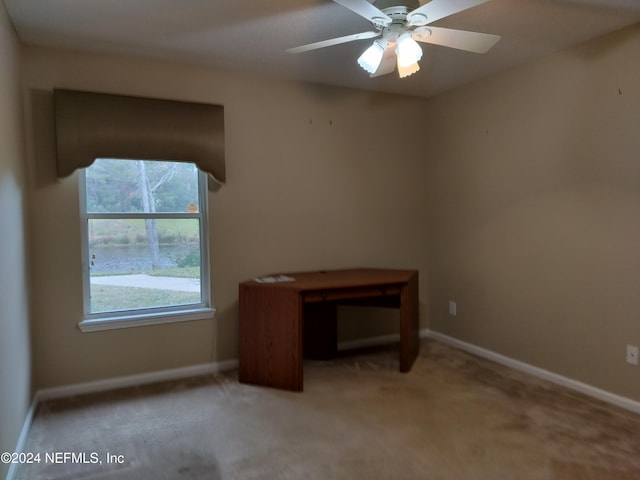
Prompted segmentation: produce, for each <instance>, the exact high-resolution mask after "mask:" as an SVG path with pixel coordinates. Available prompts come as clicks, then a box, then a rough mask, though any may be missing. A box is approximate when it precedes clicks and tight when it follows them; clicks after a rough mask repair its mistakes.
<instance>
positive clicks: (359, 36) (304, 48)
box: [285, 32, 380, 53]
mask: <svg viewBox="0 0 640 480" xmlns="http://www.w3.org/2000/svg"><path fill="white" fill-rule="evenodd" d="M378 36H380V32H362V33H354V34H352V35H345V36H344V37H337V38H330V39H328V40H322V41H321V42H315V43H309V44H307V45H301V46H299V47H293V48H287V49H286V50H285V51H286V52H287V53H302V52H308V51H309V50H317V49H318V48H324V47H331V46H333V45H340V44H341V43H347V42H353V41H355V40H366V39H367V38H374V37H378Z"/></svg>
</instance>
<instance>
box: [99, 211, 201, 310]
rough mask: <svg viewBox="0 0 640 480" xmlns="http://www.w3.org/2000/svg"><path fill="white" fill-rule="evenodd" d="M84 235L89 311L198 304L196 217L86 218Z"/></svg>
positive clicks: (198, 237)
mask: <svg viewBox="0 0 640 480" xmlns="http://www.w3.org/2000/svg"><path fill="white" fill-rule="evenodd" d="M154 231H155V233H154ZM88 236H89V258H90V265H89V271H90V293H91V302H90V303H91V310H90V313H99V312H107V311H117V310H130V309H140V308H153V307H165V306H170V305H188V304H195V303H200V302H201V298H202V297H201V290H200V224H199V220H198V219H108V220H105V219H89V220H88Z"/></svg>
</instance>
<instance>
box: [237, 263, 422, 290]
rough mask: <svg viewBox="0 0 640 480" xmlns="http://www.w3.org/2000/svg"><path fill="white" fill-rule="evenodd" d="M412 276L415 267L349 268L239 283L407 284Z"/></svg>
mask: <svg viewBox="0 0 640 480" xmlns="http://www.w3.org/2000/svg"><path fill="white" fill-rule="evenodd" d="M414 275H415V276H417V275H418V271H417V270H391V269H381V268H354V269H349V270H326V271H325V270H320V271H315V272H297V273H278V274H273V275H267V276H263V277H258V278H256V279H253V280H248V281H246V282H242V283H241V285H250V286H256V287H266V288H285V289H294V290H321V289H329V288H349V287H362V286H369V285H388V284H398V283H407V282H408V281H409V280H410V279H411V278H412V277H413V276H414ZM283 278H284V280H283ZM289 279H293V280H289Z"/></svg>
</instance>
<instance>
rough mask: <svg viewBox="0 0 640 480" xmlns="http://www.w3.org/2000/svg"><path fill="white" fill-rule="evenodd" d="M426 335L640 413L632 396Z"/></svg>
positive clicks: (441, 336) (443, 337)
mask: <svg viewBox="0 0 640 480" xmlns="http://www.w3.org/2000/svg"><path fill="white" fill-rule="evenodd" d="M421 333H422V332H421ZM425 335H426V336H428V337H429V338H433V339H434V340H437V341H439V342H442V343H445V344H447V345H451V346H453V347H456V348H459V349H460V350H464V351H467V352H469V353H473V354H474V355H477V356H479V357H483V358H486V359H488V360H492V361H494V362H496V363H499V364H501V365H504V366H506V367H509V368H513V369H514V370H519V371H521V372H524V373H528V374H530V375H533V376H534V377H538V378H541V379H543V380H547V381H549V382H551V383H555V384H556V385H560V386H563V387H566V388H569V389H571V390H575V391H577V392H580V393H583V394H585V395H588V396H589V397H593V398H596V399H598V400H602V401H603V402H607V403H610V404H612V405H615V406H617V407H620V408H624V409H625V410H630V411H632V412H634V413H639V414H640V402H636V401H635V400H632V399H630V398H627V397H623V396H621V395H616V394H614V393H611V392H607V391H606V390H601V389H599V388H596V387H594V386H591V385H588V384H586V383H582V382H579V381H577V380H573V379H571V378H567V377H564V376H562V375H558V374H557V373H553V372H550V371H548V370H544V369H542V368H538V367H534V366H533V365H529V364H528V363H524V362H521V361H519V360H515V359H513V358H510V357H506V356H504V355H500V354H499V353H496V352H493V351H491V350H486V349H484V348H482V347H478V346H477V345H473V344H471V343H467V342H463V341H462V340H458V339H457V338H453V337H450V336H448V335H444V334H442V333H438V332H434V331H427V332H426V333H425Z"/></svg>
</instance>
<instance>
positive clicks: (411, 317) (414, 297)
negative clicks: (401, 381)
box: [400, 272, 420, 372]
mask: <svg viewBox="0 0 640 480" xmlns="http://www.w3.org/2000/svg"><path fill="white" fill-rule="evenodd" d="M418 296H419V288H418V273H417V272H416V273H414V274H413V275H412V276H411V278H410V279H409V281H408V282H407V283H406V284H405V285H404V286H403V287H402V290H401V292H400V371H401V372H408V371H410V370H411V367H412V366H413V362H414V361H415V359H416V358H417V356H418V353H419V351H420V315H419V310H418V309H419V299H418Z"/></svg>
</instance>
